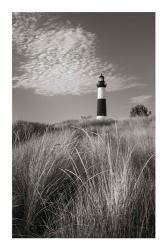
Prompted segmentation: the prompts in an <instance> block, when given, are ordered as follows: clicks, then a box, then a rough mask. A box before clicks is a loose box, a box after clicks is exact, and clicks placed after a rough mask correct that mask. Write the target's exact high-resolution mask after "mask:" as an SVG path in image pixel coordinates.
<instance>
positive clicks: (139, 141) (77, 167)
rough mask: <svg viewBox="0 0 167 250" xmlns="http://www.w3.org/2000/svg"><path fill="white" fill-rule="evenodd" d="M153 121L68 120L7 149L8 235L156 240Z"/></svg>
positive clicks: (148, 119) (147, 119)
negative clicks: (10, 198)
mask: <svg viewBox="0 0 167 250" xmlns="http://www.w3.org/2000/svg"><path fill="white" fill-rule="evenodd" d="M154 168H155V142H154V119H150V118H146V119H142V118H140V119H129V120H124V121H119V122H113V121H112V122H111V121H110V122H108V123H105V124H104V123H100V124H99V123H98V124H96V122H95V121H91V122H89V123H87V124H81V123H75V124H72V125H71V126H65V127H63V128H61V130H55V131H52V132H49V133H48V131H47V130H46V131H45V133H43V134H42V135H41V136H37V135H36V134H34V135H32V136H31V138H30V139H29V140H27V141H26V140H24V142H20V143H18V142H17V143H16V144H13V237H37V238H38V237H43V238H47V237H48V238H50V237H59V238H70V237H72V238H96V237H97V238H102V237H104V238H127V237H128V238H130V237H132V238H138V237H143V238H153V237H155V183H154V182H155V170H154Z"/></svg>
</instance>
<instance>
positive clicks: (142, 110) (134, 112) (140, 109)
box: [130, 104, 151, 117]
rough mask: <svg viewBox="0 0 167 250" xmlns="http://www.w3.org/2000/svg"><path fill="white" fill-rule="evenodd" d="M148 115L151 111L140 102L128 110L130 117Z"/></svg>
mask: <svg viewBox="0 0 167 250" xmlns="http://www.w3.org/2000/svg"><path fill="white" fill-rule="evenodd" d="M150 115H151V111H148V108H146V107H145V106H144V105H142V104H138V105H136V106H135V107H133V108H132V109H131V111H130V116H131V117H136V116H139V117H141V116H144V117H148V116H150Z"/></svg>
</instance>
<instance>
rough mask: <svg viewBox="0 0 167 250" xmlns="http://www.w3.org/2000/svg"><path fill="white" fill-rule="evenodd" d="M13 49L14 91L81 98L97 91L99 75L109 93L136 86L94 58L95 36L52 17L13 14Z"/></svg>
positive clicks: (110, 65) (131, 80) (132, 79)
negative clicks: (26, 89)
mask: <svg viewBox="0 0 167 250" xmlns="http://www.w3.org/2000/svg"><path fill="white" fill-rule="evenodd" d="M13 48H14V50H15V53H14V54H18V57H19V58H20V59H19V60H20V61H19V64H18V66H17V67H18V69H17V72H20V73H17V74H14V75H13V83H14V87H23V88H34V90H35V92H36V93H38V94H42V95H56V94H73V95H81V94H86V93H90V92H93V91H96V88H95V84H96V81H97V77H98V76H99V73H101V72H103V73H104V75H105V77H106V81H107V83H108V87H107V90H108V91H118V90H122V89H127V88H132V87H135V86H137V85H138V84H137V82H136V79H135V78H134V77H126V76H123V75H121V74H117V73H116V72H115V70H114V66H113V64H112V63H111V62H110V63H108V62H104V61H102V60H101V59H100V58H98V57H97V56H96V35H95V34H93V33H91V32H88V31H86V30H84V29H83V28H82V27H81V26H77V27H74V26H73V25H72V24H71V23H70V22H69V21H67V22H64V23H62V22H61V21H60V20H59V18H57V17H55V16H53V15H50V16H49V14H48V16H47V18H44V14H40V13H35V14H33V13H21V14H20V13H15V14H13ZM23 58H24V60H23ZM14 59H15V58H14Z"/></svg>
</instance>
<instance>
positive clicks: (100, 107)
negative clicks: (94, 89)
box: [97, 99, 107, 116]
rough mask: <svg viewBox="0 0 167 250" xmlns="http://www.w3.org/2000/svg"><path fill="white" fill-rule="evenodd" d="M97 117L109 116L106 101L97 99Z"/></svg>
mask: <svg viewBox="0 0 167 250" xmlns="http://www.w3.org/2000/svg"><path fill="white" fill-rule="evenodd" d="M97 116H107V111H106V99H97Z"/></svg>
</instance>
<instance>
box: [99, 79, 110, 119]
mask: <svg viewBox="0 0 167 250" xmlns="http://www.w3.org/2000/svg"><path fill="white" fill-rule="evenodd" d="M106 86H107V84H106V83H105V81H104V76H103V75H102V74H101V75H100V77H99V81H98V83H97V116H96V119H98V120H104V119H105V118H106V116H107V110H106Z"/></svg>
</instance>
